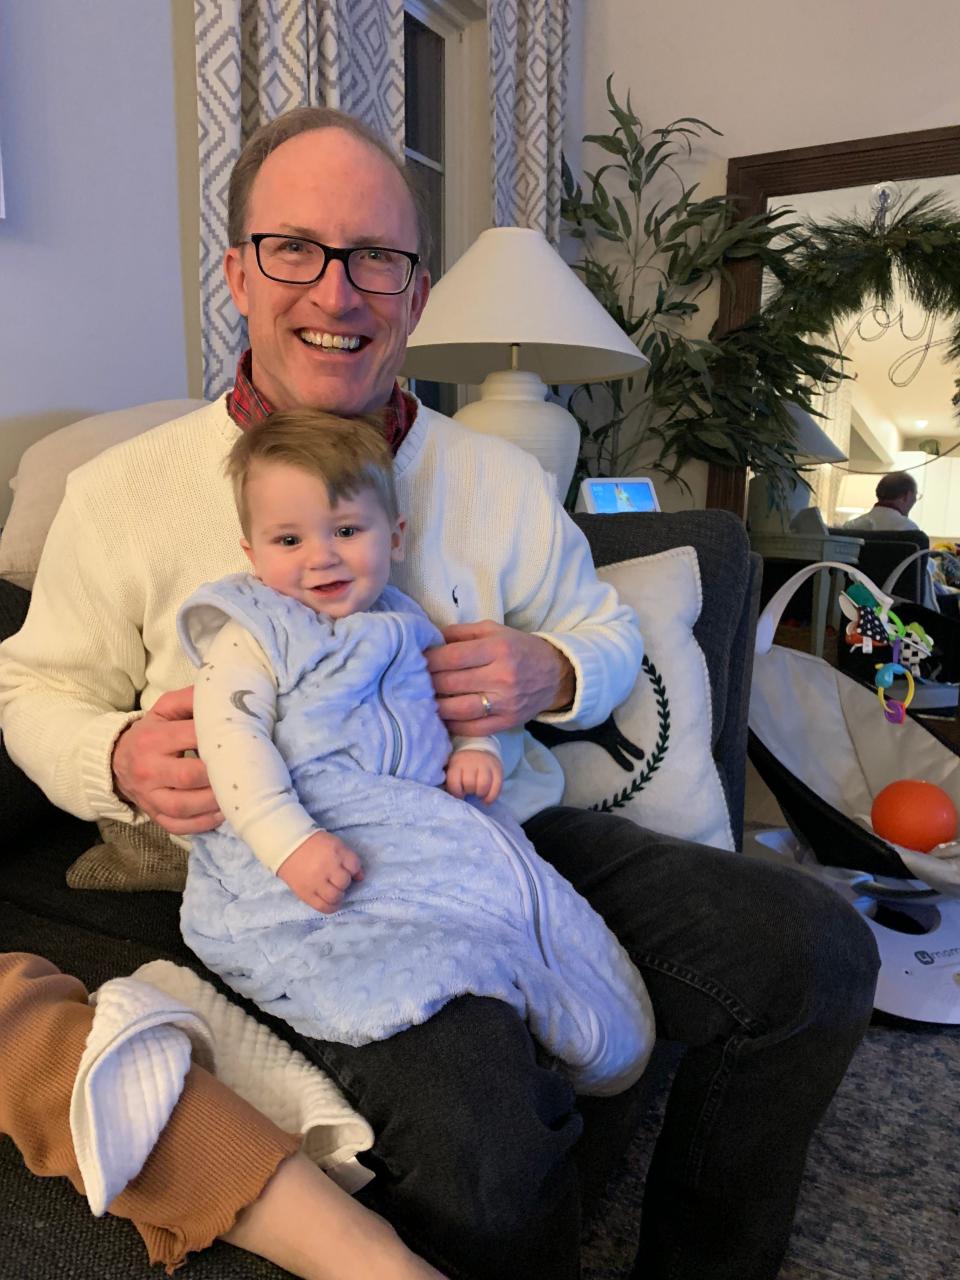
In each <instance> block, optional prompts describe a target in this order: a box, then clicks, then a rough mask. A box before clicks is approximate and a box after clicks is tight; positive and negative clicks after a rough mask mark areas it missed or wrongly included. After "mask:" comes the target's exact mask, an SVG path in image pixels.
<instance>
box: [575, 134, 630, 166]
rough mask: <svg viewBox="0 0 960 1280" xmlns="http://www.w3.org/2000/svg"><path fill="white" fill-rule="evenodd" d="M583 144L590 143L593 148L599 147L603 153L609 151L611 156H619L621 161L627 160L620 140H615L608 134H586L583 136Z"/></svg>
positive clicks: (625, 151) (625, 149)
mask: <svg viewBox="0 0 960 1280" xmlns="http://www.w3.org/2000/svg"><path fill="white" fill-rule="evenodd" d="M583 140H584V142H592V143H593V144H594V146H596V147H601V148H602V149H603V150H604V151H609V152H610V154H611V155H614V156H619V157H620V158H621V159H622V160H626V158H627V148H626V146H625V145H624V142H623V139H622V138H615V137H614V136H613V135H612V134H609V133H588V134H585V135H584V139H583Z"/></svg>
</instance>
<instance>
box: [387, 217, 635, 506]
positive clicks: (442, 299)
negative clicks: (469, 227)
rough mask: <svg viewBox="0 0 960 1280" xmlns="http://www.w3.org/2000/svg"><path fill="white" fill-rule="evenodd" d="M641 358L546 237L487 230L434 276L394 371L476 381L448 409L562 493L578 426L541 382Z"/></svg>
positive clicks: (617, 370)
mask: <svg viewBox="0 0 960 1280" xmlns="http://www.w3.org/2000/svg"><path fill="white" fill-rule="evenodd" d="M648 363H649V361H648V360H647V359H646V357H645V356H643V355H641V354H640V352H639V351H638V350H637V348H636V347H635V346H634V344H633V343H632V342H631V341H630V339H629V338H628V337H627V335H626V334H625V333H624V332H623V330H622V329H621V328H620V327H619V325H617V324H616V323H615V322H614V321H613V320H612V319H611V318H610V316H608V315H607V313H606V311H604V309H603V307H602V306H601V305H600V303H599V302H598V301H597V300H596V298H595V297H594V296H593V294H592V293H591V292H590V290H589V289H588V288H587V287H586V285H585V284H584V283H583V282H582V281H581V280H580V278H579V277H578V276H577V274H576V273H575V272H574V271H573V270H572V269H571V268H570V267H568V266H567V264H566V263H565V262H564V260H563V259H562V258H561V257H560V255H559V254H558V253H557V251H556V250H555V249H554V248H553V247H552V246H551V245H550V243H549V242H548V241H547V239H546V237H545V236H543V235H542V234H541V233H540V232H539V231H533V230H528V229H526V228H523V227H492V228H491V229H490V230H488V231H484V232H482V233H481V234H480V236H478V238H477V240H476V241H475V242H474V244H473V245H472V246H471V247H470V248H469V249H468V250H467V252H466V253H465V254H464V255H463V257H462V258H460V259H459V260H458V261H457V262H455V263H454V265H453V266H452V267H451V268H450V270H449V271H447V272H446V274H445V275H444V276H443V277H442V278H441V279H440V280H439V281H438V282H437V284H436V286H435V288H434V289H433V291H432V293H431V294H430V298H429V300H428V302H427V305H426V308H425V309H424V313H423V316H422V317H421V319H420V323H419V325H418V326H417V328H416V329H415V330H414V332H413V333H412V334H411V336H410V340H409V343H408V344H407V355H406V359H405V361H404V365H403V372H404V373H405V374H407V375H408V376H409V377H412V378H429V379H431V380H434V381H437V382H462V383H482V387H481V398H480V399H479V400H477V401H474V402H472V403H471V404H467V405H465V406H464V407H463V408H462V409H460V410H459V411H458V412H457V413H456V414H455V415H454V416H455V417H456V419H457V421H458V422H462V423H464V424H465V425H466V426H469V427H471V428H473V430H475V431H481V432H484V433H485V434H487V435H499V436H503V437H505V438H506V439H508V440H512V441H513V443H514V444H517V445H520V447H521V448H523V449H526V450H528V451H529V452H530V453H532V454H534V455H535V456H536V457H537V458H538V459H539V460H540V462H541V464H542V465H543V467H544V469H545V470H547V471H549V472H551V473H552V474H553V475H554V476H556V479H557V492H558V494H559V496H560V497H561V498H563V497H564V496H565V495H566V492H567V489H568V488H569V485H570V481H571V479H572V477H573V471H574V467H575V466H576V461H577V454H578V452H579V448H580V428H579V427H578V425H577V421H576V419H575V418H574V417H573V415H572V414H571V413H569V412H568V411H567V410H566V409H564V408H563V407H562V406H561V405H558V404H554V403H552V402H549V401H547V400H545V399H544V397H545V396H546V394H547V384H551V383H552V384H560V383H566V384H571V383H581V382H603V381H607V380H608V379H613V378H623V377H626V376H628V375H629V374H632V373H637V372H638V371H639V370H640V369H642V368H643V367H644V366H645V365H646V364H648Z"/></svg>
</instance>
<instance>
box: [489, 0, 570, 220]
mask: <svg viewBox="0 0 960 1280" xmlns="http://www.w3.org/2000/svg"><path fill="white" fill-rule="evenodd" d="M487 22H488V27H489V39H490V97H491V102H492V128H491V147H492V177H493V221H494V225H495V226H498V227H503V226H515V227H533V228H535V229H537V230H539V231H542V232H543V233H544V235H545V236H546V237H547V239H548V240H550V241H551V243H552V244H554V245H555V244H556V243H557V240H558V238H559V234H560V198H561V193H562V184H561V177H560V173H561V152H562V147H563V118H564V108H565V105H566V68H567V50H568V47H569V40H570V14H569V0H487Z"/></svg>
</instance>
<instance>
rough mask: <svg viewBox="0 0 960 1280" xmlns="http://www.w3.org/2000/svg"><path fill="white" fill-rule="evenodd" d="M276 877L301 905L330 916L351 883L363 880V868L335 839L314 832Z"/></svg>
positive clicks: (281, 866) (326, 834)
mask: <svg viewBox="0 0 960 1280" xmlns="http://www.w3.org/2000/svg"><path fill="white" fill-rule="evenodd" d="M277 875H278V876H279V877H280V879H281V880H283V881H284V882H285V883H286V884H288V885H289V886H290V888H291V889H292V890H293V892H294V893H295V894H296V895H297V897H298V898H299V899H300V901H301V902H305V903H306V904H307V906H308V907H313V908H314V909H315V910H317V911H322V912H323V913H324V915H330V914H331V913H332V912H334V911H336V909H337V907H338V906H339V905H340V902H341V900H342V899H343V895H344V894H345V893H346V891H347V890H348V889H349V888H350V885H351V883H352V882H353V881H354V880H362V879H363V868H362V867H361V865H360V859H359V858H358V857H357V855H356V854H355V853H354V852H353V850H352V849H350V848H349V847H348V846H347V845H345V844H344V843H343V841H342V840H341V839H340V838H339V836H333V835H331V834H330V833H329V831H315V832H314V833H313V835H312V836H308V837H307V839H306V840H304V842H303V844H301V845H299V846H298V847H297V848H296V849H294V851H293V853H291V854H290V855H289V857H288V858H286V859H285V860H284V861H283V862H282V863H281V864H280V868H279V870H278V871H277Z"/></svg>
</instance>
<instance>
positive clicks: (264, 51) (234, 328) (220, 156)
mask: <svg viewBox="0 0 960 1280" xmlns="http://www.w3.org/2000/svg"><path fill="white" fill-rule="evenodd" d="M194 15H195V33H196V50H197V124H198V145H199V165H200V313H201V336H202V343H203V394H204V396H205V397H206V398H207V399H211V400H212V399H214V398H216V397H217V396H219V395H220V394H221V393H222V392H223V391H225V390H226V389H227V388H228V387H229V386H231V384H232V382H233V378H234V374H235V371H236V364H237V360H238V359H239V358H240V355H241V354H242V353H243V350H244V348H245V347H246V345H247V332H246V324H245V322H244V320H243V318H242V317H241V316H239V315H238V314H237V312H236V309H235V307H234V305H233V301H232V299H231V298H230V293H229V290H228V289H227V285H226V281H225V279H224V275H223V255H224V253H225V251H226V249H227V189H228V184H229V180H230V170H231V169H232V168H233V164H234V161H235V160H236V158H237V156H238V155H239V154H240V151H241V149H242V147H243V144H244V143H245V142H246V140H247V139H248V138H249V137H250V135H251V134H252V133H253V132H254V130H255V129H257V128H258V127H259V126H260V125H261V124H263V123H265V122H266V121H267V120H272V119H273V118H274V116H277V115H280V114H281V113H282V112H284V111H288V110H290V109H291V108H292V107H301V106H309V105H318V104H321V105H323V104H325V105H327V106H331V107H339V108H340V109H341V110H343V111H348V112H350V114H352V115H355V116H358V117H359V118H360V119H362V120H364V121H365V122H366V123H367V124H369V125H371V126H372V127H373V128H375V129H377V130H378V131H379V132H380V133H381V134H382V135H383V137H384V138H385V139H386V140H387V141H388V142H390V143H392V144H393V145H395V146H398V147H400V148H402V146H403V125H404V121H403V98H404V94H403V0H194Z"/></svg>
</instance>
